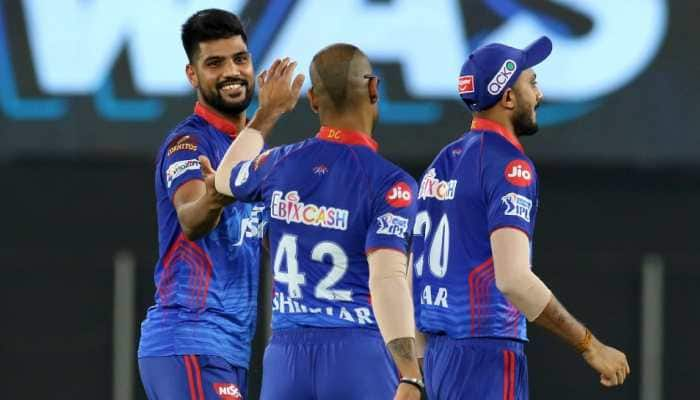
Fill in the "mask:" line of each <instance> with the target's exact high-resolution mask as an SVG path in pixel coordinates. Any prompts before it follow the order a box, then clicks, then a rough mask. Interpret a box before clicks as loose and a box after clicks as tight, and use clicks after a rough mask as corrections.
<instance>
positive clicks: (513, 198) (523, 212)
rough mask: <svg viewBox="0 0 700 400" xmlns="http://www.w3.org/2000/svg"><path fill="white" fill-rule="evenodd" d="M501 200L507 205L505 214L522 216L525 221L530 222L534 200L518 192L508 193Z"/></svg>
mask: <svg viewBox="0 0 700 400" xmlns="http://www.w3.org/2000/svg"><path fill="white" fill-rule="evenodd" d="M501 201H503V204H505V206H506V211H505V212H504V214H505V215H510V216H513V217H520V218H522V219H524V220H525V222H530V210H532V200H530V199H528V198H527V197H525V196H522V195H519V194H517V193H512V192H511V193H508V194H507V195H505V196H503V197H501Z"/></svg>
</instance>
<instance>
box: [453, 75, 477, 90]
mask: <svg viewBox="0 0 700 400" xmlns="http://www.w3.org/2000/svg"><path fill="white" fill-rule="evenodd" d="M457 91H459V94H467V93H474V75H462V76H460V77H459V81H458V82H457Z"/></svg>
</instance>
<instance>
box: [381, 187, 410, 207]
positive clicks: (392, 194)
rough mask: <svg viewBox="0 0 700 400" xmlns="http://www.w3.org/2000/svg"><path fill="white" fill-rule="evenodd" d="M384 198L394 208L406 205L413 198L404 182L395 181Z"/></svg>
mask: <svg viewBox="0 0 700 400" xmlns="http://www.w3.org/2000/svg"><path fill="white" fill-rule="evenodd" d="M384 199H385V200H386V202H387V203H388V204H389V205H390V206H392V207H394V208H403V207H408V206H409V205H411V200H412V199H413V194H412V193H411V187H410V186H408V184H407V183H406V182H397V183H396V184H394V186H392V187H391V188H390V189H389V190H388V191H387V192H386V196H384Z"/></svg>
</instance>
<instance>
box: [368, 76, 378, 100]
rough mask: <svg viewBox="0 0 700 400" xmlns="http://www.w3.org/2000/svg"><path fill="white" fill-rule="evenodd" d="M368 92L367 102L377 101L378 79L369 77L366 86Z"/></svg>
mask: <svg viewBox="0 0 700 400" xmlns="http://www.w3.org/2000/svg"><path fill="white" fill-rule="evenodd" d="M367 89H368V92H369V102H370V103H371V104H375V103H376V102H378V101H379V79H376V78H375V79H370V80H369V84H368V86H367Z"/></svg>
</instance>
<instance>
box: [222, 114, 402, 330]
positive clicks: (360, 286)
mask: <svg viewBox="0 0 700 400" xmlns="http://www.w3.org/2000/svg"><path fill="white" fill-rule="evenodd" d="M376 150H377V144H376V142H374V141H373V140H372V139H371V138H370V137H369V136H367V135H365V134H363V133H359V132H350V131H342V130H339V129H332V128H328V127H322V128H321V130H320V132H319V133H318V135H317V136H316V137H314V138H310V139H307V140H304V141H302V142H299V143H295V144H291V145H287V146H282V147H278V148H274V149H271V150H268V151H265V152H263V153H261V154H260V155H259V156H258V157H257V158H255V159H254V160H251V161H247V162H243V163H240V164H238V165H237V166H236V167H235V168H234V169H233V171H232V174H231V190H232V192H233V194H234V196H235V197H236V198H237V199H238V200H242V201H263V202H264V205H265V207H268V208H269V216H270V219H269V223H268V227H267V232H268V235H269V239H270V247H271V254H272V261H273V267H274V290H275V293H274V297H273V302H272V329H273V330H280V329H287V328H295V327H323V328H342V327H347V328H366V329H372V330H376V329H378V328H377V324H376V320H375V318H374V314H373V311H372V307H371V303H370V293H369V287H368V280H369V269H368V268H369V267H368V264H367V254H368V253H369V252H371V251H372V250H373V249H378V248H388V249H395V250H398V251H401V252H407V251H408V236H409V235H410V231H409V227H410V226H411V224H412V223H413V218H414V215H415V200H414V195H415V193H416V183H415V180H414V179H413V178H412V177H411V176H409V175H408V174H407V173H406V172H404V171H403V170H401V169H400V168H399V167H397V166H395V165H393V164H392V163H390V162H388V161H386V160H385V159H383V158H382V157H381V156H379V155H378V154H377V153H376Z"/></svg>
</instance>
